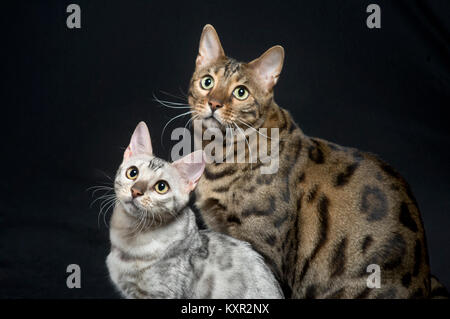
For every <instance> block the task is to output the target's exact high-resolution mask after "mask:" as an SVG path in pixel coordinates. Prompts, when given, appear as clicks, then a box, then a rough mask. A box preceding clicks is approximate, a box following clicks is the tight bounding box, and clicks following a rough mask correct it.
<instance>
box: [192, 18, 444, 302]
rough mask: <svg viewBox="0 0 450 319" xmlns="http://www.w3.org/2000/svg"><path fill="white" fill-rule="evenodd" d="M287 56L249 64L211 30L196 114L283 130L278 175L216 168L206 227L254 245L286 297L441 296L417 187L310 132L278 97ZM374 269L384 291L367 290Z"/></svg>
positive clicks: (209, 169) (202, 201)
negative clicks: (435, 290) (240, 92)
mask: <svg viewBox="0 0 450 319" xmlns="http://www.w3.org/2000/svg"><path fill="white" fill-rule="evenodd" d="M283 52H284V51H283V49H282V48H281V47H273V48H272V49H270V50H269V51H267V52H266V53H265V54H264V55H263V56H262V57H260V58H259V59H257V60H255V61H253V62H251V63H240V62H237V61H235V60H233V59H230V58H228V57H226V56H225V54H224V52H223V49H222V47H221V45H220V41H219V39H218V36H217V34H216V32H215V30H214V28H213V27H212V26H209V25H208V26H206V27H205V29H204V31H203V34H202V39H201V41H200V51H199V56H198V58H197V68H196V70H195V73H194V75H193V77H192V80H191V86H190V91H189V104H190V105H191V106H192V109H193V110H194V111H195V114H196V115H197V116H199V117H200V118H202V119H203V120H204V125H205V126H206V127H219V128H221V129H224V128H225V127H226V126H227V125H230V124H232V123H234V124H237V125H238V126H239V127H240V128H242V129H243V130H245V129H246V128H247V127H246V125H244V123H246V124H247V125H250V126H252V127H253V128H255V129H258V128H279V132H280V133H279V138H280V146H279V147H280V152H279V157H280V160H279V170H278V172H277V173H275V174H269V175H261V173H260V170H259V168H260V167H261V166H262V165H263V164H262V163H261V162H258V163H256V164H253V165H250V164H248V163H243V164H233V163H222V164H218V163H212V164H208V165H207V166H206V169H205V173H204V175H203V177H202V178H201V180H200V183H199V184H198V188H197V191H196V197H197V202H196V205H197V207H198V208H199V209H200V211H201V213H202V216H203V219H204V220H205V222H206V224H207V225H208V227H210V228H212V229H214V230H217V231H221V232H223V233H226V234H228V235H231V236H233V237H236V238H239V239H241V240H245V241H248V242H250V243H251V244H252V246H253V247H254V248H255V249H256V250H257V251H258V252H259V253H261V254H262V255H263V256H264V257H265V260H266V262H267V263H268V265H270V266H271V268H272V270H273V272H274V273H275V275H276V276H277V278H278V279H279V280H280V282H281V283H282V284H283V285H284V287H285V290H286V292H287V295H286V297H288V296H289V293H291V297H292V298H427V297H430V296H432V293H431V285H432V283H431V281H432V280H431V278H430V267H429V263H428V254H427V245H426V240H425V234H424V227H423V224H422V221H421V218H420V213H419V209H418V206H417V203H416V201H415V199H414V197H413V195H412V193H411V191H410V189H409V187H408V185H407V184H406V182H405V181H404V180H403V178H402V177H401V176H400V175H399V174H398V173H397V172H396V171H394V170H393V169H392V168H391V167H390V166H388V165H387V164H386V163H384V162H383V161H381V160H380V159H378V158H377V157H376V156H374V155H372V154H368V153H363V152H360V151H358V150H356V149H353V148H347V147H342V146H339V145H336V144H333V143H330V142H327V141H325V140H322V139H318V138H311V137H308V136H306V135H304V134H303V132H302V131H301V130H300V128H299V127H298V126H297V125H296V124H295V123H294V122H293V120H292V117H291V116H290V114H289V112H288V111H286V110H284V109H282V108H280V107H279V106H278V105H277V104H276V103H275V101H274V99H273V86H274V85H275V83H276V81H277V79H278V76H279V74H280V72H281V66H282V62H283V57H284V53H283ZM206 75H209V76H211V77H212V78H213V79H214V82H215V84H214V87H213V88H212V89H210V90H205V89H203V88H202V87H201V85H200V81H201V80H202V78H204V77H205V76H206ZM240 85H243V86H245V87H246V88H247V89H248V91H249V93H250V95H249V97H248V98H247V99H245V100H244V101H240V100H238V99H236V98H234V97H233V94H232V92H233V90H234V89H235V88H236V87H237V86H240ZM211 105H214V106H217V107H214V109H215V112H214V110H212V113H211V110H210V109H211V108H212V106H211ZM212 114H214V115H215V116H214V117H215V119H214V118H212ZM239 120H241V121H239ZM242 121H244V123H243V122H242ZM234 124H233V125H234ZM253 134H256V132H255V131H253ZM370 264H378V265H379V266H380V268H381V288H378V289H369V288H368V287H367V277H368V276H369V275H370V273H367V271H366V268H367V266H368V265H370ZM433 280H434V279H433ZM436 285H438V284H437V282H436ZM441 291H442V288H441Z"/></svg>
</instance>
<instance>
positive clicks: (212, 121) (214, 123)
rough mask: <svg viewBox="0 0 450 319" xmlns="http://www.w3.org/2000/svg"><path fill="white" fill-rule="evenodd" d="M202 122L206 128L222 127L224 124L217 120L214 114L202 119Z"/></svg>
mask: <svg viewBox="0 0 450 319" xmlns="http://www.w3.org/2000/svg"><path fill="white" fill-rule="evenodd" d="M203 122H204V125H205V126H206V127H219V128H222V127H224V124H223V123H222V122H221V121H220V120H219V119H217V118H216V117H215V116H214V114H212V115H210V116H208V117H205V118H203Z"/></svg>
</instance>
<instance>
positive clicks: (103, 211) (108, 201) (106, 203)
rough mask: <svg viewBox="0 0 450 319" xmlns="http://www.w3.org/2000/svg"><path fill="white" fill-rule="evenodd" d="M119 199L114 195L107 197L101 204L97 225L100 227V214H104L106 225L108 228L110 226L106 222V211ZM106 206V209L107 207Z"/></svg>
mask: <svg viewBox="0 0 450 319" xmlns="http://www.w3.org/2000/svg"><path fill="white" fill-rule="evenodd" d="M117 201H118V200H117V199H116V197H115V196H114V197H113V198H107V199H105V200H104V201H103V202H102V204H101V205H100V212H99V213H98V216H97V226H98V227H99V228H100V216H101V215H102V214H103V222H104V224H105V226H106V228H109V227H108V225H107V224H106V219H105V215H106V213H107V212H108V211H109V209H110V208H111V206H112V204H115V203H116V202H117ZM105 208H106V209H105Z"/></svg>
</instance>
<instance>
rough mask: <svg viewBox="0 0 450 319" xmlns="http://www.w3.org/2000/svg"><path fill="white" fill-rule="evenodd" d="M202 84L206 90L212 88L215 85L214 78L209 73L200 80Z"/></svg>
mask: <svg viewBox="0 0 450 319" xmlns="http://www.w3.org/2000/svg"><path fill="white" fill-rule="evenodd" d="M200 85H201V87H202V89H204V90H211V89H212V88H213V86H214V79H213V78H212V77H211V76H209V75H207V76H205V77H204V78H203V79H202V80H201V81H200Z"/></svg>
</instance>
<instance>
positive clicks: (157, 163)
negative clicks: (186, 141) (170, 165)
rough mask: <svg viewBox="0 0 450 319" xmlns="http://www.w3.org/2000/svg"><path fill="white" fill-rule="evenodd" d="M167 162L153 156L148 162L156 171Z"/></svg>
mask: <svg viewBox="0 0 450 319" xmlns="http://www.w3.org/2000/svg"><path fill="white" fill-rule="evenodd" d="M164 164H165V162H164V161H163V160H161V159H159V158H156V157H155V158H152V159H151V160H150V162H149V164H148V167H149V168H150V169H152V170H154V171H156V170H158V169H160V168H163V167H164Z"/></svg>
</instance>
